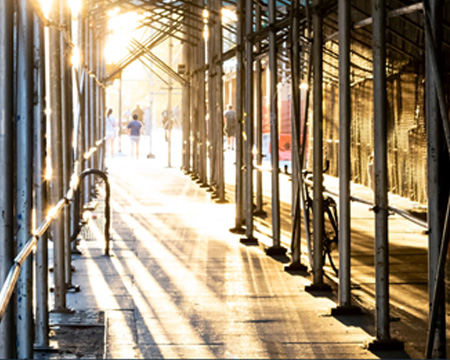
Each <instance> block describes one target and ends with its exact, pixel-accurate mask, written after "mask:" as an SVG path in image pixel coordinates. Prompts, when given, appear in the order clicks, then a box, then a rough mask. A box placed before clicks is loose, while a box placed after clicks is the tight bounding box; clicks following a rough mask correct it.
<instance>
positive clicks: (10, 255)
mask: <svg viewBox="0 0 450 360" xmlns="http://www.w3.org/2000/svg"><path fill="white" fill-rule="evenodd" d="M13 26H14V2H12V1H10V0H0V109H1V111H0V172H1V174H2V176H0V212H1V213H2V216H0V286H3V284H4V281H5V279H6V277H7V276H8V272H9V270H10V269H11V266H12V265H13V259H14V252H13V126H12V125H13V123H12V121H13V94H14V89H13V84H14V82H13V73H14V70H13V69H14V66H13V58H14V43H13ZM14 339H15V323H14V318H13V303H12V302H10V304H9V306H8V309H7V310H6V313H5V315H4V316H3V318H2V321H1V322H0V358H2V359H7V358H9V359H11V358H13V357H14V356H15V354H14V344H15V340H14Z"/></svg>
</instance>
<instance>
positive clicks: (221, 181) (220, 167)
mask: <svg viewBox="0 0 450 360" xmlns="http://www.w3.org/2000/svg"><path fill="white" fill-rule="evenodd" d="M215 5H216V13H217V14H221V10H222V1H221V0H216V1H215ZM216 26H217V36H216V38H217V64H216V72H217V100H216V104H217V106H216V109H217V110H216V111H217V133H218V135H217V137H218V142H217V198H218V199H217V202H218V203H224V202H225V167H224V166H225V164H224V154H223V152H224V147H223V136H224V133H223V125H224V124H223V62H222V53H223V44H222V41H223V32H222V19H221V17H220V16H217V25H216Z"/></svg>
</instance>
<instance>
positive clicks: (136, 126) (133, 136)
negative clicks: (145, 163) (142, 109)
mask: <svg viewBox="0 0 450 360" xmlns="http://www.w3.org/2000/svg"><path fill="white" fill-rule="evenodd" d="M143 127H144V126H143V125H142V123H141V122H140V121H138V116H137V114H134V115H133V120H131V121H130V123H129V124H128V126H127V128H128V129H129V134H130V142H131V157H135V158H136V159H139V140H140V136H141V132H142V129H143Z"/></svg>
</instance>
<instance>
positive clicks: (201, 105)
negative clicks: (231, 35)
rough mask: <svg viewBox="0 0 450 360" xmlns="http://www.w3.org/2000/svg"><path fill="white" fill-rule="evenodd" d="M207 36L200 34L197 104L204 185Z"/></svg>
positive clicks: (201, 173)
mask: <svg viewBox="0 0 450 360" xmlns="http://www.w3.org/2000/svg"><path fill="white" fill-rule="evenodd" d="M205 44H206V41H205V38H204V36H203V33H201V34H200V42H199V44H198V62H197V69H198V98H197V99H198V104H197V116H198V118H197V126H198V138H197V141H198V142H199V154H198V156H199V159H198V160H199V175H200V179H199V181H200V183H201V184H202V185H204V186H206V185H207V184H208V170H207V145H208V139H207V133H206V116H205V115H206V105H205V103H206V88H205V87H206V84H205V75H206V74H205V72H206V71H205V61H206V59H205V56H206V54H205Z"/></svg>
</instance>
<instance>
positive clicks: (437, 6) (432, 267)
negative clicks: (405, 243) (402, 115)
mask: <svg viewBox="0 0 450 360" xmlns="http://www.w3.org/2000/svg"><path fill="white" fill-rule="evenodd" d="M442 5H443V2H442V1H439V0H428V1H424V16H425V23H426V25H427V26H425V34H426V37H425V79H426V81H425V86H426V89H425V94H426V98H425V101H426V105H425V109H426V119H427V140H428V141H427V152H428V159H427V170H428V226H429V229H430V230H429V235H428V250H429V251H428V292H429V298H430V317H434V319H432V320H434V326H432V327H430V329H429V331H430V332H433V333H430V334H428V343H427V349H426V357H427V358H434V359H437V358H439V359H445V358H446V357H447V356H446V354H447V351H446V306H445V302H446V301H445V296H444V295H442V294H445V282H444V281H441V282H437V281H436V276H437V273H438V271H439V268H438V264H439V253H440V249H441V246H442V241H443V232H444V229H445V227H447V229H448V226H449V225H448V224H445V221H446V219H445V215H446V212H447V211H446V208H447V201H449V190H448V184H449V179H450V174H449V158H448V157H449V149H448V146H446V144H445V137H444V131H442V125H441V117H442V121H446V120H444V119H445V115H443V114H442V113H441V111H440V107H439V105H440V104H439V103H440V101H442V102H443V104H442V107H441V109H442V108H444V109H445V104H444V103H445V100H444V99H445V98H444V96H442V95H443V93H444V92H443V88H441V89H438V86H437V84H438V83H440V81H445V80H444V79H445V77H442V80H441V79H438V77H439V74H438V73H437V72H436V71H434V69H439V67H440V65H441V64H440V63H439V61H440V60H439V59H442V55H441V48H440V46H439V45H438V44H441V36H442V17H441V12H442ZM433 43H434V44H433ZM433 68H434V69H433ZM439 92H441V94H439ZM439 95H441V99H439ZM446 111H447V110H446ZM444 126H445V125H444ZM447 231H448V230H447ZM444 236H445V234H444ZM442 255H443V256H445V253H444V254H442ZM435 288H436V289H435ZM433 292H439V293H440V294H441V296H437V297H436V298H435V299H433ZM433 313H434V314H433ZM433 315H434V316H433Z"/></svg>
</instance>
